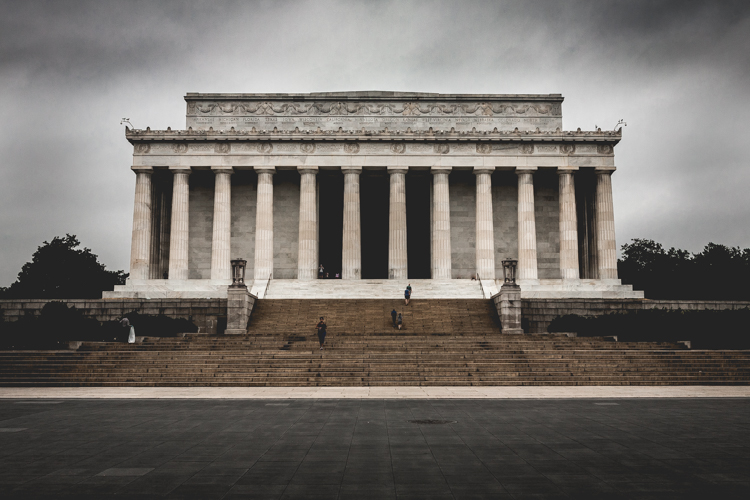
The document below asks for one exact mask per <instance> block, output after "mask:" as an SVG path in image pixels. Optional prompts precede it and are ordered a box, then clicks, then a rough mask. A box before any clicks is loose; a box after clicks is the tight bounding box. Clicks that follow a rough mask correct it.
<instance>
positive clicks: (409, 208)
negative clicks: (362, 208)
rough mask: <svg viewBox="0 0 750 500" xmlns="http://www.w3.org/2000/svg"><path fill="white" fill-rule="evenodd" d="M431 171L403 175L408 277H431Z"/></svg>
mask: <svg viewBox="0 0 750 500" xmlns="http://www.w3.org/2000/svg"><path fill="white" fill-rule="evenodd" d="M431 182H432V174H430V173H428V172H424V173H422V172H416V173H411V172H410V173H409V174H407V175H406V229H407V231H406V245H407V262H408V266H409V278H410V279H430V278H431V277H432V276H431V274H432V266H431V264H430V262H431V260H430V251H431V244H430V183H431Z"/></svg>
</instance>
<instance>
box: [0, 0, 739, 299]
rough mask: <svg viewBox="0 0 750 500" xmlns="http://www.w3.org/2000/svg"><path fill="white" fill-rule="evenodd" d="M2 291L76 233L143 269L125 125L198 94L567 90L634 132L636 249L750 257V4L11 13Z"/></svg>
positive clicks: (630, 205) (116, 260)
mask: <svg viewBox="0 0 750 500" xmlns="http://www.w3.org/2000/svg"><path fill="white" fill-rule="evenodd" d="M0 9H1V11H2V12H3V16H1V17H0V88H2V92H0V109H1V110H2V115H1V117H2V118H1V119H0V158H1V159H2V160H1V161H2V168H0V207H2V212H1V213H2V215H1V216H0V227H1V228H2V229H1V233H0V234H2V261H0V285H7V284H9V283H10V282H11V281H12V280H13V279H14V277H15V274H16V273H17V272H18V270H19V269H20V267H21V265H22V264H23V263H24V262H26V261H27V260H28V258H29V257H30V255H31V253H32V252H33V250H34V249H35V248H36V246H37V245H39V244H40V243H41V242H42V241H43V240H45V239H50V238H52V237H53V236H54V235H59V234H64V233H66V232H70V233H75V234H78V235H79V237H80V238H81V240H82V241H83V242H84V243H85V244H86V245H88V246H90V247H92V248H93V249H94V251H96V252H98V253H99V254H100V256H101V258H102V260H103V261H104V262H105V263H106V264H107V265H108V266H109V267H111V268H125V269H126V268H127V266H128V257H129V252H130V226H131V218H132V203H133V185H134V176H133V175H132V173H131V172H130V171H129V165H130V154H131V151H130V149H129V147H128V146H129V145H128V143H127V142H126V141H125V139H124V137H123V129H122V127H121V126H119V119H120V118H122V117H123V116H128V117H130V118H131V119H132V120H133V123H135V124H136V125H137V126H139V127H145V126H147V125H148V126H151V127H152V128H166V127H167V126H171V127H173V128H181V127H183V126H184V111H185V105H184V101H183V100H182V96H183V95H184V94H185V92H312V91H334V90H369V89H375V90H415V91H427V92H466V93H472V92H489V93H562V94H563V95H564V96H565V97H566V101H565V104H564V106H563V110H564V122H565V127H566V128H569V129H575V128H577V127H581V128H583V129H591V128H592V127H593V126H594V125H595V124H596V125H599V126H601V127H604V128H611V127H612V126H614V124H615V122H616V121H617V120H618V119H619V118H625V119H626V120H627V121H628V127H627V128H626V129H625V135H624V139H623V141H622V143H621V145H620V146H618V148H617V165H618V169H619V170H618V172H617V174H616V176H615V183H614V186H615V210H616V214H617V215H616V220H617V234H618V240H619V242H621V243H622V242H625V241H627V240H628V239H630V238H634V237H648V238H654V239H657V240H659V241H662V242H663V243H664V244H666V245H675V246H680V247H683V248H687V249H690V250H693V251H697V250H699V249H700V248H701V247H702V245H703V244H705V243H707V242H708V241H715V242H723V243H727V244H731V245H740V246H750V226H749V225H748V224H747V223H746V221H747V220H748V217H749V216H750V198H749V197H748V196H746V194H745V193H746V191H747V186H748V185H750V169H748V168H747V166H748V162H747V160H746V158H747V156H746V148H747V146H746V145H747V144H748V143H750V140H748V139H750V137H748V135H749V133H748V131H747V130H748V129H747V126H746V125H745V116H747V115H748V113H749V112H750V99H748V89H749V88H750V81H749V80H750V36H749V35H748V34H750V3H748V2H746V1H724V2H722V1H704V2H698V1H664V2H653V1H628V2H622V1H597V2H589V1H586V2H557V1H548V2H542V1H518V2H496V1H487V2H471V1H463V2H447V1H424V2H405V1H367V2H350V1H328V2H321V1H317V2H283V1H279V2H274V1H267V2H247V1H236V2H229V1H214V2H186V1H180V2H150V1H143V2H128V1H117V2H115V1H112V2H109V1H91V2H85V1H76V2H64V1H49V2H39V1H25V2H15V1H10V2H0Z"/></svg>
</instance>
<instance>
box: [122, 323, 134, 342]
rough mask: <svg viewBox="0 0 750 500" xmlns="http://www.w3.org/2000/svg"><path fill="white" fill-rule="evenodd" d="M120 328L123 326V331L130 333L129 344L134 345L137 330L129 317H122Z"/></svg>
mask: <svg viewBox="0 0 750 500" xmlns="http://www.w3.org/2000/svg"><path fill="white" fill-rule="evenodd" d="M120 326H122V328H123V330H126V331H127V332H128V344H134V343H135V328H134V327H133V325H131V324H130V320H129V319H128V318H127V316H123V317H122V319H121V320H120Z"/></svg>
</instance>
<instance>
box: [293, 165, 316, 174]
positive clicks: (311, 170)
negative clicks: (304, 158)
mask: <svg viewBox="0 0 750 500" xmlns="http://www.w3.org/2000/svg"><path fill="white" fill-rule="evenodd" d="M297 172H299V173H300V174H317V173H318V167H314V166H312V165H300V166H299V167H297Z"/></svg>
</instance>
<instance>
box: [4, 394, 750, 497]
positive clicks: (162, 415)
mask: <svg viewBox="0 0 750 500" xmlns="http://www.w3.org/2000/svg"><path fill="white" fill-rule="evenodd" d="M4 391H6V392H4V393H3V396H5V398H4V399H0V456H1V460H2V467H0V497H2V498H56V499H58V498H144V499H145V498H196V499H212V498H217V499H218V498H225V499H234V498H236V499H239V498H325V499H328V498H353V499H359V498H373V499H387V498H428V499H439V498H608V499H611V498H748V496H750V419H749V418H748V414H750V399H748V398H742V397H731V398H705V397H704V398H679V397H672V398H654V397H643V398H623V397H620V398H605V397H594V398H590V399H589V398H568V399H552V398H546V399H545V398H544V397H543V396H542V399H500V398H487V399H451V398H445V397H444V398H434V399H411V398H394V399H375V398H370V399H367V398H352V399H333V398H328V399H322V398H321V399H313V398H294V399H288V398H287V399H283V398H275V399H274V398H265V399H264V398H258V399H231V398H224V399H210V400H209V399H132V398H126V397H123V398H120V399H73V398H59V399H50V398H33V397H26V398H25V399H17V398H8V397H7V396H9V393H8V392H7V390H4Z"/></svg>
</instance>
